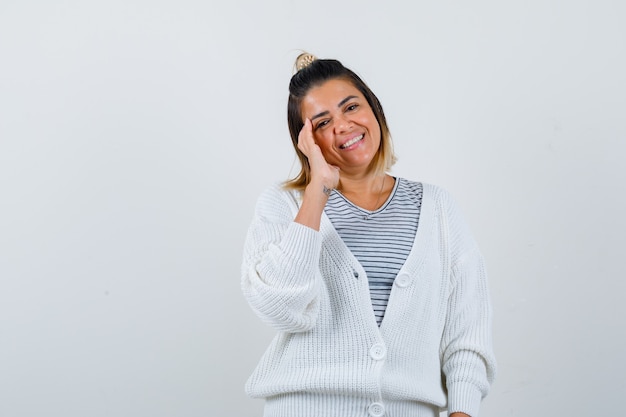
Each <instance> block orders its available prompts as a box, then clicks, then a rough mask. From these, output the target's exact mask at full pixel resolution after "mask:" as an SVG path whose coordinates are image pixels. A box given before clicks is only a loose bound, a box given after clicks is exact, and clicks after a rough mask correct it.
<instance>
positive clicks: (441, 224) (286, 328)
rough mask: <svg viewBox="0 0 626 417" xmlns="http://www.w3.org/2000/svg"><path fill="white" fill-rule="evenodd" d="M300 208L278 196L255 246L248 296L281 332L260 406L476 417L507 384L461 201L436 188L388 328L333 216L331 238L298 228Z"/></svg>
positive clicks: (259, 225)
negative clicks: (439, 411) (420, 410)
mask: <svg viewBox="0 0 626 417" xmlns="http://www.w3.org/2000/svg"><path fill="white" fill-rule="evenodd" d="M300 201H301V194H300V192H298V191H288V190H285V189H283V188H282V187H281V186H280V185H275V186H273V187H271V188H269V189H268V190H266V191H265V192H264V193H263V194H262V195H261V196H260V198H259V200H258V202H257V206H256V211H255V215H254V219H253V221H252V224H251V225H250V228H249V230H248V235H247V237H246V242H245V245H244V255H243V264H242V289H243V293H244V296H245V297H246V299H247V300H248V302H249V304H250V306H251V307H252V309H253V310H254V311H255V312H256V314H257V315H259V317H260V318H261V319H262V320H263V321H265V322H266V323H268V324H269V325H271V326H273V327H274V328H275V329H276V330H277V331H278V334H277V335H276V337H275V338H274V340H273V341H272V343H271V344H270V346H269V348H268V349H267V351H266V352H265V354H264V355H263V357H262V358H261V360H260V362H259V364H258V366H257V368H256V370H255V371H254V373H253V374H252V375H251V376H250V378H249V380H248V382H247V384H246V392H247V393H248V395H250V396H251V397H254V398H266V400H267V402H266V404H267V405H266V416H267V415H268V411H267V410H268V405H271V406H272V407H273V408H272V410H280V411H274V412H273V413H271V416H272V417H273V416H274V415H276V416H279V415H280V416H283V415H284V416H289V417H303V416H316V417H323V416H326V415H329V416H344V415H345V416H346V417H348V416H349V417H354V416H358V415H364V416H366V415H368V414H367V413H368V410H369V415H371V416H383V415H385V409H386V410H387V415H391V414H393V417H404V416H407V417H408V416H411V415H417V414H415V413H414V408H413V407H414V406H417V405H418V404H424V403H425V404H430V405H432V406H434V407H435V408H437V407H442V408H443V407H446V406H447V408H448V411H449V412H455V411H462V412H465V413H467V414H469V415H471V416H472V417H476V416H477V415H478V410H479V406H480V401H481V399H482V398H483V397H484V396H485V395H486V394H487V392H488V390H489V386H490V384H491V382H492V381H493V378H494V375H495V367H496V364H495V358H494V355H493V352H492V345H491V305H490V302H489V294H488V289H487V276H486V272H485V267H484V262H483V258H482V256H481V255H480V252H479V250H478V248H477V246H476V243H475V241H474V239H473V238H472V237H471V235H470V233H469V230H468V228H467V226H466V225H465V223H464V222H463V220H462V217H461V215H460V213H459V210H458V208H457V207H456V205H455V204H454V202H453V201H452V199H451V197H450V196H449V194H448V193H447V192H446V191H444V190H442V189H441V188H438V187H436V186H433V185H428V184H424V189H423V200H422V208H421V215H420V223H419V227H418V230H417V233H416V236H415V241H414V244H413V248H412V249H411V252H410V254H409V256H408V258H407V260H406V262H405V264H404V265H403V267H402V268H401V270H400V272H399V273H398V276H397V277H396V279H395V281H394V286H393V288H392V291H391V296H390V299H389V304H388V306H387V310H386V313H385V317H384V319H383V322H382V324H381V326H380V327H379V326H378V325H377V323H376V320H375V317H374V313H373V310H372V304H371V299H370V294H369V288H368V281H367V276H366V275H365V271H364V270H363V268H362V267H361V265H360V264H359V262H358V261H357V260H356V258H355V257H354V256H353V255H352V253H351V252H350V250H349V249H348V248H347V247H346V245H345V244H344V243H343V241H342V240H341V238H340V237H339V235H338V234H337V232H336V231H335V229H334V228H333V226H332V224H331V222H330V221H329V219H328V217H326V215H325V214H322V219H321V226H320V231H319V232H318V231H315V230H313V229H311V228H308V227H306V226H303V225H301V224H299V223H296V222H294V221H293V220H294V218H295V215H296V213H297V212H298V209H299V204H300ZM390 410H394V412H393V413H390V412H389V411H390ZM412 410H413V411H412Z"/></svg>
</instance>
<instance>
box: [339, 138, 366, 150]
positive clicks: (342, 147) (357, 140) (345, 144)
mask: <svg viewBox="0 0 626 417" xmlns="http://www.w3.org/2000/svg"><path fill="white" fill-rule="evenodd" d="M362 139H363V134H361V135H359V136H356V137H354V138H352V139H350V140H349V141H347V142H346V143H344V144H343V145H340V146H339V149H346V148H349V147H350V146H352V145H354V144H355V143H357V142H359V141H360V140H362Z"/></svg>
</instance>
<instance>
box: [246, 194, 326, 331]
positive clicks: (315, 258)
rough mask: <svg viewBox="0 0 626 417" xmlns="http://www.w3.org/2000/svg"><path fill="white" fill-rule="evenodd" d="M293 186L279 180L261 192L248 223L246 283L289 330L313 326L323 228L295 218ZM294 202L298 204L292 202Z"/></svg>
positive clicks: (278, 325) (258, 305)
mask: <svg viewBox="0 0 626 417" xmlns="http://www.w3.org/2000/svg"><path fill="white" fill-rule="evenodd" d="M289 198H291V196H290V195H289V194H288V192H286V191H284V190H282V189H280V188H279V186H275V187H273V188H271V189H269V190H267V191H266V192H264V193H263V194H262V195H261V197H260V198H259V200H258V202H257V206H256V210H255V214H254V218H253V220H252V223H251V225H250V227H249V229H248V234H247V236H246V241H245V244H244V251H243V262H242V266H241V286H242V291H243V294H244V296H245V298H246V299H247V301H248V303H249V304H250V306H251V307H252V309H253V310H254V312H255V313H256V314H257V315H258V316H259V317H260V318H261V319H262V320H263V321H264V322H266V323H268V324H269V325H271V326H272V327H274V328H275V329H277V330H278V331H283V332H302V331H307V330H310V329H311V328H313V326H314V325H315V321H316V318H317V313H318V310H319V287H320V280H321V276H320V275H319V266H318V265H319V257H320V251H321V246H322V240H321V236H320V233H319V232H317V231H315V230H313V229H311V228H309V227H306V226H304V225H301V224H299V223H296V222H294V221H293V219H294V216H295V215H294V213H293V207H295V202H294V201H290V200H289ZM290 205H291V206H293V207H290Z"/></svg>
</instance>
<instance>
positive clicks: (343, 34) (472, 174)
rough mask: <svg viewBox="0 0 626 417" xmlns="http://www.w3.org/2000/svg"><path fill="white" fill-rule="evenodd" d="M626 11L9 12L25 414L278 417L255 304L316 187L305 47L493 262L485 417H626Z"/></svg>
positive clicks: (9, 383) (483, 5)
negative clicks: (253, 264)
mask: <svg viewBox="0 0 626 417" xmlns="http://www.w3.org/2000/svg"><path fill="white" fill-rule="evenodd" d="M624 22H626V3H624V2H623V1H619V0H613V1H612V0H524V1H521V0H514V1H496V0H476V1H451V0H443V1H442V0H439V1H416V2H408V1H397V0H396V1H380V0H377V1H372V0H360V1H329V0H319V1H316V2H303V1H295V0H274V1H252V0H250V1H241V0H233V1H229V2H225V1H224V2H217V1H207V0H204V1H199V0H178V1H173V0H153V1H147V0H108V1H103V0H102V1H78V0H67V1H44V0H40V1H28V0H19V1H18V0H1V1H0V416H2V417H35V416H37V417H39V416H62V417H85V416H89V417H105V416H107V417H109V416H115V417H127V416H128V417H165V416H168V417H174V416H175V417H180V416H184V417H200V416H203V417H204V416H237V417H240V416H242V417H243V416H250V417H254V416H260V415H261V410H262V402H261V401H258V400H251V399H248V398H247V397H246V396H245V394H244V391H243V385H244V383H245V380H246V379H247V377H248V375H249V374H250V373H251V372H252V370H253V368H254V366H255V365H256V362H257V361H258V359H259V357H260V356H261V354H262V353H263V351H264V349H265V348H266V346H267V344H268V343H269V341H270V339H271V337H272V336H273V331H272V330H270V329H269V328H267V327H265V325H264V324H262V323H261V321H260V320H259V319H258V318H257V317H256V316H254V314H253V313H252V312H251V310H250V309H249V307H248V306H247V304H246V302H245V300H244V299H243V297H242V295H241V291H240V284H239V282H240V281H239V280H240V262H241V249H242V245H243V240H244V237H245V233H246V229H247V227H248V224H249V222H250V220H251V217H252V213H253V209H254V204H255V201H256V198H257V196H258V195H259V193H260V192H261V191H262V190H263V189H264V188H265V187H266V186H268V185H269V184H271V183H273V182H275V181H280V180H283V179H286V178H288V177H289V175H291V174H293V173H294V172H296V170H297V165H295V164H296V162H295V159H294V153H293V150H292V148H291V144H290V139H289V136H288V131H287V126H286V99H287V85H288V82H289V78H290V76H291V74H292V66H293V61H294V59H295V57H296V56H297V55H298V53H299V51H300V50H301V49H303V50H307V51H310V52H312V53H315V54H317V55H318V56H320V57H326V58H338V59H340V60H341V61H342V62H343V63H344V64H345V65H347V66H348V67H350V68H352V69H354V70H355V71H356V72H357V73H358V74H359V75H361V76H362V78H364V79H365V81H366V82H367V83H368V84H369V85H370V87H371V88H372V89H373V90H374V92H375V93H376V94H377V95H378V97H379V98H380V100H381V101H382V103H383V106H384V108H385V112H386V114H387V117H388V121H389V124H390V127H391V131H392V135H393V138H394V143H395V147H396V151H397V153H398V156H399V158H400V159H399V162H398V164H397V165H396V166H395V167H394V170H393V171H392V173H393V174H394V175H397V176H403V177H406V178H409V179H412V180H418V181H424V182H430V183H434V184H438V185H440V186H443V187H445V188H447V189H448V190H449V191H451V192H452V194H453V195H454V196H455V197H456V199H457V201H458V202H459V204H460V206H461V207H462V209H463V211H464V214H465V217H466V219H467V221H468V222H469V224H470V226H471V229H472V230H473V232H474V234H475V236H476V239H477V240H478V242H479V244H480V246H481V249H482V251H483V254H484V256H485V258H486V260H487V265H488V271H489V276H490V286H491V293H492V298H493V304H494V310H495V322H494V334H495V348H496V353H497V358H498V362H499V374H498V377H497V380H496V383H495V384H494V386H493V389H492V392H491V393H490V395H489V397H487V399H486V400H485V401H484V402H483V407H482V413H481V416H485V417H489V416H491V417H495V416H497V417H507V416H511V417H512V416H516V417H517V416H520V417H521V416H556V415H567V416H608V415H612V414H615V413H619V412H621V411H622V410H623V407H622V404H623V395H624V387H625V386H626V360H625V359H624V353H625V352H626V342H625V339H626V338H625V336H626V335H625V333H626V331H625V329H626V326H625V323H624V317H626V307H624V303H623V298H624V294H625V291H626V286H625V284H624V282H625V278H626V276H625V273H624V255H625V249H626V240H625V237H624V236H625V235H626V222H625V220H624V218H625V214H626V197H625V193H626V189H625V187H624V182H625V180H626V169H625V168H624V163H623V160H624V156H625V155H626V145H625V143H626V123H625V120H626V25H625V24H624Z"/></svg>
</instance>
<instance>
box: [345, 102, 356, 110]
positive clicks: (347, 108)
mask: <svg viewBox="0 0 626 417" xmlns="http://www.w3.org/2000/svg"><path fill="white" fill-rule="evenodd" d="M358 107H359V105H358V104H357V103H352V104H348V106H346V111H354V110H356V109H357V108H358Z"/></svg>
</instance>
